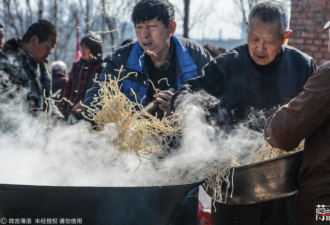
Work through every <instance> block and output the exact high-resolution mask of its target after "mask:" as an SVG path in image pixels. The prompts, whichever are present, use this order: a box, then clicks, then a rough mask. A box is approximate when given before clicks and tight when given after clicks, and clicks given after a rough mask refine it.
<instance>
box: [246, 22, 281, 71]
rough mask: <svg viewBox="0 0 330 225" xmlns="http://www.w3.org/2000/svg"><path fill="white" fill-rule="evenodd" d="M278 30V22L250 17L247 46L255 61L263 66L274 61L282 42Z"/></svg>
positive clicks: (279, 28) (279, 29)
mask: <svg viewBox="0 0 330 225" xmlns="http://www.w3.org/2000/svg"><path fill="white" fill-rule="evenodd" d="M280 31H281V27H280V24H278V23H264V22H262V21H261V20H260V19H259V18H258V17H255V18H252V20H251V22H250V24H249V33H248V46H249V53H250V56H251V58H252V59H253V61H255V63H257V64H258V65H262V66H263V65H267V64H269V63H271V62H273V61H274V59H275V57H276V55H277V54H278V53H279V52H280V50H281V47H282V43H283V36H282V35H281V34H280V33H281V32H280Z"/></svg>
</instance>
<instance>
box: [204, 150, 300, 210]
mask: <svg viewBox="0 0 330 225" xmlns="http://www.w3.org/2000/svg"><path fill="white" fill-rule="evenodd" d="M302 154H303V150H299V151H297V152H294V153H292V154H288V155H285V156H281V157H276V158H272V159H269V160H265V161H262V162H258V163H254V164H250V165H245V166H238V167H235V168H234V169H231V170H230V176H229V177H230V183H231V184H233V188H234V189H232V187H230V188H229V190H228V192H227V193H231V192H232V190H233V197H232V198H230V197H229V196H228V197H227V198H226V202H222V203H223V204H228V205H237V204H252V203H258V202H264V201H268V200H272V199H277V198H281V197H286V196H290V195H292V194H294V193H296V192H297V183H298V173H299V168H300V164H301V160H302ZM233 173H234V174H233ZM232 175H233V176H232ZM232 179H233V180H232ZM221 189H222V194H223V196H225V195H226V187H225V186H224V185H223V186H222V188H221ZM207 193H208V194H209V195H210V197H212V194H213V193H212V190H209V189H208V190H207Z"/></svg>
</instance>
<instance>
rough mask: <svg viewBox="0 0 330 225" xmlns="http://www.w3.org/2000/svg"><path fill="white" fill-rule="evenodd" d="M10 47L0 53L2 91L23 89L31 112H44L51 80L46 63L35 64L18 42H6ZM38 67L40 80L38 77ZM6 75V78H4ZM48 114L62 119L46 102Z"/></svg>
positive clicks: (49, 92)
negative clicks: (25, 91)
mask: <svg viewBox="0 0 330 225" xmlns="http://www.w3.org/2000/svg"><path fill="white" fill-rule="evenodd" d="M7 43H9V45H11V49H10V51H8V52H7V53H6V54H4V52H3V51H1V53H0V70H1V71H3V73H1V74H0V76H1V80H2V82H1V83H2V85H1V86H2V87H1V88H2V89H3V91H5V92H6V91H9V90H10V89H12V88H24V89H26V90H27V98H26V101H27V103H28V106H29V108H30V109H31V110H32V111H44V110H45V109H46V104H45V98H44V96H45V97H47V98H48V97H51V96H52V91H51V86H52V80H51V75H50V73H49V70H48V66H47V63H46V62H42V63H37V62H35V61H34V60H33V59H32V58H31V57H30V55H29V54H28V53H27V52H25V51H24V50H23V49H22V48H21V45H20V42H19V40H17V39H15V40H14V41H10V42H7ZM38 67H39V70H40V78H39V77H38V75H37V74H38ZM6 75H7V76H8V78H6ZM48 105H49V108H48V110H49V112H51V115H52V116H56V117H59V118H62V114H61V113H60V112H59V110H58V109H57V107H56V106H55V104H54V102H53V101H51V102H48Z"/></svg>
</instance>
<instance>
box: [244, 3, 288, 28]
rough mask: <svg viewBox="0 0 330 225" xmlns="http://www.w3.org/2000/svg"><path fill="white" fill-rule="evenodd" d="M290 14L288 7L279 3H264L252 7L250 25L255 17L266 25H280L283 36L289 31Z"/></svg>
mask: <svg viewBox="0 0 330 225" xmlns="http://www.w3.org/2000/svg"><path fill="white" fill-rule="evenodd" d="M288 14H289V12H288V9H287V7H286V6H285V5H284V4H283V3H282V2H278V1H269V0H267V1H262V2H258V3H257V4H256V5H255V6H253V7H252V9H251V11H250V14H249V23H251V20H252V19H253V18H255V17H257V18H259V19H260V20H261V21H262V22H264V23H274V22H276V23H279V25H280V26H281V32H282V34H284V33H285V31H287V30H288V29H289V16H288Z"/></svg>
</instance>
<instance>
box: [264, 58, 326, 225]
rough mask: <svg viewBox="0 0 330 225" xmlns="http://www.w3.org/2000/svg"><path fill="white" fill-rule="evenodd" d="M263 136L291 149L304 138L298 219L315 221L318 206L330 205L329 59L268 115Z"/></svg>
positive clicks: (276, 145)
mask: <svg viewBox="0 0 330 225" xmlns="http://www.w3.org/2000/svg"><path fill="white" fill-rule="evenodd" d="M264 136H265V139H266V140H267V141H268V142H269V143H270V144H271V145H272V146H274V147H278V148H281V149H285V150H288V151H289V150H292V149H293V148H295V147H296V146H297V145H298V144H299V143H300V141H301V140H303V139H304V138H305V147H304V153H303V160H302V164H301V168H300V171H299V192H298V201H297V212H296V218H297V224H308V223H309V224H315V223H316V217H315V209H316V208H315V207H316V205H319V204H323V205H329V207H330V62H327V63H325V64H323V65H322V66H320V67H319V68H318V69H317V70H316V71H315V72H314V74H313V75H312V76H311V78H309V80H308V81H307V82H306V84H305V86H304V90H303V91H302V92H301V93H300V94H299V95H298V96H297V97H295V98H294V99H292V100H291V101H290V102H289V103H288V104H286V105H284V106H282V107H281V108H280V109H279V110H277V111H276V112H275V113H273V114H272V116H270V118H268V120H267V122H266V126H265V129H264ZM311 211H313V212H311ZM299 221H300V222H299ZM328 222H330V221H328Z"/></svg>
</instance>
